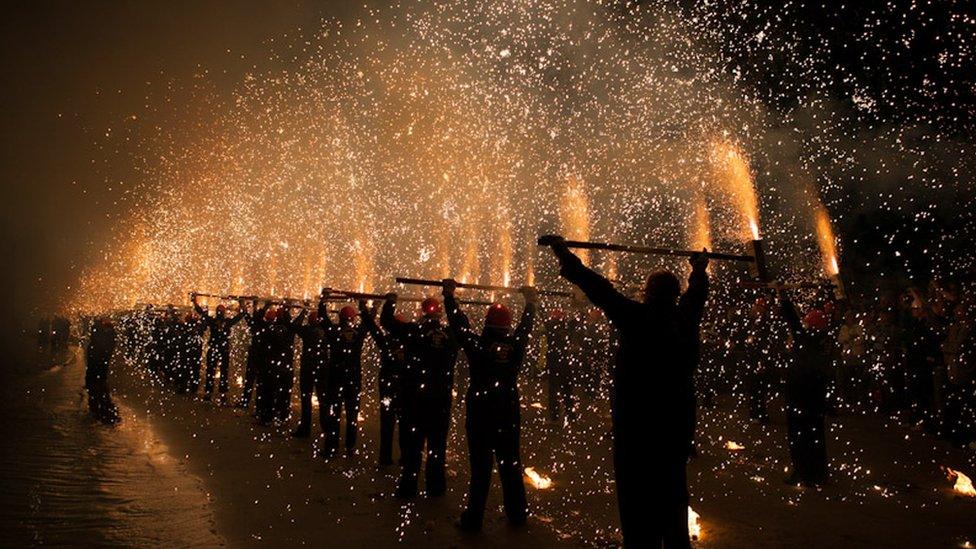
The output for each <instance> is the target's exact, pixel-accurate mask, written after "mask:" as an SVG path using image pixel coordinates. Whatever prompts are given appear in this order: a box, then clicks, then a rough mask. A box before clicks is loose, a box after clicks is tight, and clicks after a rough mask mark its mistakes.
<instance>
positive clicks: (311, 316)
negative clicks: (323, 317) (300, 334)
mask: <svg viewBox="0 0 976 549" xmlns="http://www.w3.org/2000/svg"><path fill="white" fill-rule="evenodd" d="M318 321H319V312H318V311H309V313H308V323H309V324H317V323H318Z"/></svg>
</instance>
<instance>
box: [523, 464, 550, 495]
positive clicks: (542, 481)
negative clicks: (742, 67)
mask: <svg viewBox="0 0 976 549" xmlns="http://www.w3.org/2000/svg"><path fill="white" fill-rule="evenodd" d="M525 478H527V479H528V480H529V484H531V485H532V487H533V488H536V489H538V490H548V489H549V488H552V484H553V482H552V479H551V478H549V477H547V476H545V475H540V474H539V473H537V472H536V470H535V468H534V467H526V468H525Z"/></svg>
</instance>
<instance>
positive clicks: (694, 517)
mask: <svg viewBox="0 0 976 549" xmlns="http://www.w3.org/2000/svg"><path fill="white" fill-rule="evenodd" d="M700 519H701V515H699V514H698V513H696V512H695V510H694V509H692V508H691V506H690V505H689V506H688V535H689V536H691V539H694V540H699V539H701V538H702V527H701V522H700Z"/></svg>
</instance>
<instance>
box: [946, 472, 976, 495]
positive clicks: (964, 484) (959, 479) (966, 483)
mask: <svg viewBox="0 0 976 549" xmlns="http://www.w3.org/2000/svg"><path fill="white" fill-rule="evenodd" d="M945 470H946V473H947V474H948V475H949V480H952V479H955V480H956V483H955V484H954V485H953V486H952V489H953V490H955V492H956V493H957V494H962V495H964V496H968V497H971V498H972V497H976V488H973V481H972V479H970V478H969V477H968V476H966V475H965V474H963V473H962V471H956V470H955V469H951V468H949V467H946V468H945Z"/></svg>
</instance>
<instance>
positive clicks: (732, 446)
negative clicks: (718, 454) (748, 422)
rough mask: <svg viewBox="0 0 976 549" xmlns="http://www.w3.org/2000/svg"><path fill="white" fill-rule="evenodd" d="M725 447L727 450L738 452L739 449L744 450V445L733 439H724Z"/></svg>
mask: <svg viewBox="0 0 976 549" xmlns="http://www.w3.org/2000/svg"><path fill="white" fill-rule="evenodd" d="M725 449H726V450H729V451H730V452H738V451H740V450H745V449H746V447H745V446H743V445H741V444H739V443H738V442H735V441H733V440H727V441H725Z"/></svg>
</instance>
